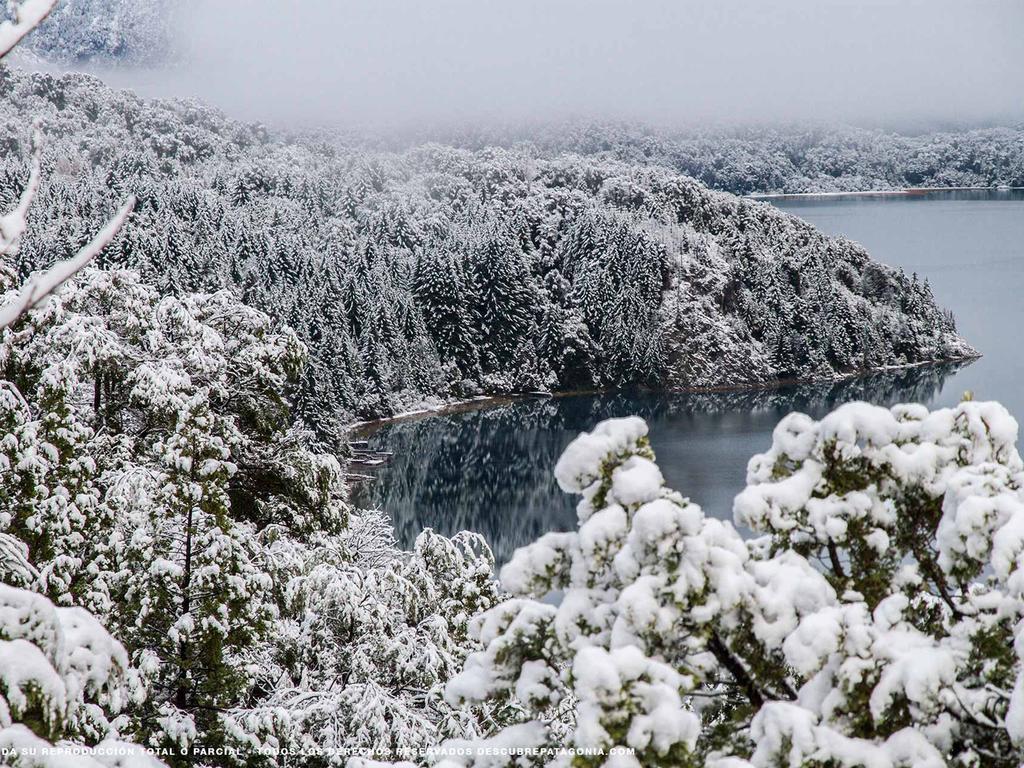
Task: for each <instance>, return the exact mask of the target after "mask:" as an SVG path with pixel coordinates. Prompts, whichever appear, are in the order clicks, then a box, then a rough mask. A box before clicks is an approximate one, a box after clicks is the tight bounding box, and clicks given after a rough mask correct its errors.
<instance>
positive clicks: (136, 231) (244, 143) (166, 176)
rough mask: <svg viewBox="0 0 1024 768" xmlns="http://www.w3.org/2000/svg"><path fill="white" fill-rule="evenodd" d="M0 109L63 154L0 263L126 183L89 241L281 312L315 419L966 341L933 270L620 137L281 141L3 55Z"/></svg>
mask: <svg viewBox="0 0 1024 768" xmlns="http://www.w3.org/2000/svg"><path fill="white" fill-rule="evenodd" d="M0 111H2V112H3V113H5V114H7V115H9V116H11V117H12V118H19V119H20V118H23V117H24V118H27V117H28V116H29V115H31V116H35V115H39V116H41V117H42V118H43V119H44V124H45V126H46V131H47V141H46V144H45V150H44V161H45V163H46V164H47V167H48V168H49V167H53V168H54V169H56V170H57V172H55V173H47V174H45V175H44V178H43V179H42V186H41V188H40V191H39V195H38V204H37V205H36V208H35V211H34V213H33V214H32V215H33V216H35V217H36V218H35V219H33V220H32V222H31V224H32V226H31V227H29V230H28V232H27V233H26V235H25V237H24V239H23V243H22V247H21V253H20V255H19V256H18V257H17V264H16V266H17V267H18V268H19V269H20V270H22V271H24V272H25V273H28V272H30V271H31V270H32V269H36V268H39V267H41V266H45V265H49V264H50V263H52V261H53V259H54V258H55V256H56V255H59V254H64V255H70V254H72V253H74V252H75V251H76V250H77V247H78V246H80V245H81V238H80V233H81V232H83V231H96V230H97V229H98V228H99V226H100V225H101V224H102V223H103V222H102V220H101V219H102V213H101V212H103V211H109V210H111V209H112V208H113V207H114V203H115V202H117V201H119V200H120V199H121V198H122V197H123V196H125V195H127V194H128V193H133V194H135V195H136V197H137V198H138V204H137V206H136V210H135V213H134V214H133V221H134V222H135V224H134V226H133V227H131V228H129V229H128V230H126V231H125V232H123V233H122V234H121V235H120V236H119V237H118V239H117V240H116V241H115V242H114V243H113V244H112V246H111V247H110V248H108V249H107V251H106V252H105V253H104V254H103V255H101V257H100V265H101V266H111V267H132V268H135V269H138V270H139V271H140V272H141V273H142V275H143V277H144V278H145V279H146V280H147V281H148V282H149V283H151V284H152V285H154V286H155V287H156V288H157V289H158V290H159V291H160V292H161V293H162V294H174V295H182V294H185V293H188V292H196V291H198V292H203V293H213V292H216V291H218V290H221V289H223V288H228V289H230V290H231V291H232V292H233V293H235V295H237V296H240V297H241V298H242V299H243V300H244V301H245V302H246V303H248V304H250V305H252V306H254V307H255V308H258V309H261V310H263V311H265V312H267V313H268V314H270V315H271V316H273V317H275V318H280V319H282V320H283V321H285V322H287V323H288V324H289V325H290V326H291V327H293V328H294V329H295V331H296V333H297V334H298V336H299V337H300V338H301V339H302V340H303V341H304V343H306V345H307V347H308V348H309V352H310V360H309V364H308V365H307V367H306V368H305V370H304V373H303V380H302V383H301V386H300V388H299V391H298V392H297V394H296V405H297V411H298V414H299V415H300V416H301V418H302V419H303V421H304V422H305V424H306V425H307V426H310V427H313V428H315V429H317V430H318V431H319V432H320V433H321V436H322V437H325V438H332V439H338V437H339V436H338V434H337V432H338V430H337V429H335V428H334V425H337V424H343V423H346V421H350V420H351V419H352V417H353V416H357V417H374V416H381V415H389V414H393V413H395V412H399V411H402V410H407V409H411V408H415V407H420V406H423V405H427V404H434V405H436V404H437V403H439V402H444V401H446V400H451V399H463V398H466V397H471V396H475V395H477V394H480V393H481V392H485V393H489V394H500V393H506V392H522V391H535V390H548V391H553V390H576V389H581V388H591V387H616V386H622V385H649V386H655V387H667V388H673V387H687V388H693V387H710V386H721V385H757V384H764V383H766V382H770V381H774V380H777V379H780V378H783V379H816V378H834V377H836V376H837V375H844V374H849V373H853V372H857V371H862V370H866V369H876V368H880V367H885V366H894V365H906V364H912V363H918V362H924V361H931V360H949V359H959V358H963V357H965V356H971V355H973V354H975V353H974V350H972V349H971V348H970V346H969V345H968V344H967V343H966V342H964V341H963V340H962V339H960V337H959V336H958V335H957V333H956V328H955V323H954V322H953V319H952V317H951V316H950V315H949V314H948V313H947V312H944V311H943V310H942V309H941V308H940V307H938V306H937V305H936V303H935V299H934V297H933V296H932V293H931V289H930V288H929V286H928V285H927V282H922V281H920V280H917V279H916V278H915V277H914V276H911V275H906V274H904V273H903V272H901V271H900V270H896V269H892V268H890V267H887V266H884V265H882V264H878V263H876V262H874V261H872V260H871V259H870V258H869V256H868V254H867V253H866V252H865V251H864V250H863V249H862V248H861V247H860V246H858V245H856V244H854V243H851V242H849V241H846V240H842V239H836V238H829V237H825V236H824V235H822V234H821V233H820V232H818V231H817V230H815V229H814V228H813V227H811V226H810V225H808V224H806V223H804V222H802V221H800V220H798V219H796V218H793V217H791V216H788V215H786V214H784V213H782V212H781V211H779V210H777V209H776V208H773V207H772V206H770V205H768V204H766V203H760V202H756V201H752V200H748V199H740V198H736V197H733V196H731V195H728V194H724V193H722V192H714V191H712V190H710V189H708V188H707V187H705V186H703V185H702V184H701V183H699V182H698V181H695V180H694V179H692V178H689V177H687V176H682V175H680V174H679V173H677V172H674V171H670V170H668V169H667V168H666V167H665V165H662V164H649V163H646V162H640V161H638V160H636V159H634V158H633V157H632V156H628V155H629V153H625V152H624V153H623V154H622V157H621V158H619V159H615V158H612V157H610V156H607V155H604V154H600V153H591V152H585V151H584V150H582V149H581V152H584V155H586V156H581V155H580V154H574V153H572V152H562V151H554V150H552V151H544V150H541V149H538V147H537V146H536V145H530V144H526V143H523V144H518V145H516V146H513V147H510V148H508V149H502V148H496V147H489V148H480V149H475V150H467V149H459V148H455V147H452V146H444V145H441V144H431V143H427V144H423V145H419V146H413V147H408V148H405V149H402V150H391V151H389V150H385V149H381V147H380V142H379V141H374V142H360V141H358V140H356V141H354V142H341V141H340V140H338V138H337V137H332V136H329V135H322V134H316V135H314V136H305V137H300V138H296V139H290V140H287V141H286V140H283V139H276V138H274V137H272V136H271V135H269V134H268V132H267V131H266V129H264V128H262V127H260V126H249V125H242V124H240V123H236V122H233V121H231V120H229V119H227V118H226V117H225V116H223V115H221V114H219V113H218V112H216V111H215V110H213V109H211V108H209V107H206V106H203V105H201V104H197V103H194V102H170V101H146V100H142V99H139V98H137V97H136V96H134V95H132V94H130V93H126V92H117V91H114V90H112V89H109V88H107V87H105V86H104V85H103V84H102V83H100V82H99V81H98V80H96V79H95V78H92V77H89V76H87V75H82V74H67V75H63V76H53V75H49V74H25V73H21V72H17V71H9V72H4V74H3V76H2V77H0ZM616 136H617V134H615V132H614V131H610V138H612V139H615V138H616ZM25 139H26V136H25V135H22V133H20V132H18V131H7V133H6V134H5V133H4V132H3V131H2V130H0V141H3V142H5V146H8V147H9V148H10V151H9V152H7V153H6V154H5V155H4V157H3V160H2V161H0V171H3V174H2V175H0V178H9V179H12V180H13V179H20V178H22V177H23V175H24V172H25V165H26V157H27V155H28V147H27V146H25V145H26V141H25ZM623 140H624V141H625V139H623ZM83 143H84V144H86V145H87V146H88V147H89V152H88V156H87V157H83V153H82V151H81V146H82V145H83ZM12 192H13V190H9V189H6V188H3V189H0V193H2V194H3V195H6V196H7V197H8V198H10V199H11V202H13V201H14V196H13V194H12Z"/></svg>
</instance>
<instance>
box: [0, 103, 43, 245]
mask: <svg viewBox="0 0 1024 768" xmlns="http://www.w3.org/2000/svg"><path fill="white" fill-rule="evenodd" d="M41 154H42V141H41V139H40V133H39V124H38V123H36V124H35V125H34V126H33V128H32V170H31V171H30V172H29V176H28V184H26V185H25V189H24V191H23V192H22V193H21V198H20V199H19V200H18V206H17V207H16V208H15V209H14V210H13V211H11V212H10V213H7V214H6V215H4V216H0V257H2V256H7V255H10V254H12V253H14V252H15V251H16V250H17V248H18V243H19V242H20V241H21V236H22V235H23V234H25V229H26V227H27V226H28V209H29V206H30V205H32V200H33V199H34V198H35V196H36V192H38V191H39V178H40V170H39V167H40V155H41Z"/></svg>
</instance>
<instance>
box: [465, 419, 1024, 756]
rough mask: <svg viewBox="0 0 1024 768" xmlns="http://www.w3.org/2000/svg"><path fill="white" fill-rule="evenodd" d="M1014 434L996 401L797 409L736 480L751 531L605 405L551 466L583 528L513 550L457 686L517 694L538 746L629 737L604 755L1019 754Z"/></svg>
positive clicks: (1023, 514) (1022, 498)
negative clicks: (687, 489)
mask: <svg viewBox="0 0 1024 768" xmlns="http://www.w3.org/2000/svg"><path fill="white" fill-rule="evenodd" d="M1016 438H1017V423H1016V421H1015V420H1014V419H1013V418H1012V417H1011V416H1010V415H1009V414H1008V413H1007V412H1006V411H1005V409H1004V408H1002V406H1000V405H999V404H997V403H976V402H963V403H961V404H960V405H958V406H957V407H955V408H950V409H942V410H936V411H933V412H929V411H928V410H927V409H926V408H924V407H923V406H919V405H898V406H894V407H893V408H891V409H886V408H880V407H877V406H872V405H868V404H865V403H850V404H847V405H844V406H841V407H840V408H838V409H836V410H835V411H834V412H833V413H831V414H829V415H828V416H826V417H825V418H823V419H821V420H820V421H815V420H813V419H811V418H809V417H807V416H805V415H803V414H791V415H789V416H787V417H786V418H785V419H783V420H782V421H781V422H780V424H779V425H778V427H777V428H776V430H775V433H774V437H773V443H772V447H771V448H770V449H769V450H768V451H767V452H766V453H764V454H761V455H759V456H755V457H754V458H753V459H752V460H751V462H750V467H749V470H748V487H747V488H746V490H744V491H743V492H742V493H741V494H739V496H737V498H736V504H735V509H736V521H737V523H738V524H740V525H743V526H745V527H748V528H750V529H751V530H752V531H753V533H754V536H753V537H752V538H749V539H743V538H742V537H741V536H740V535H739V534H738V533H737V532H736V530H735V529H734V528H733V527H732V526H731V525H730V524H729V523H727V522H723V521H719V520H715V519H710V518H706V517H705V516H704V515H703V514H702V512H701V510H700V508H699V507H697V506H696V505H695V504H693V503H692V502H690V501H689V500H687V499H686V498H684V497H683V496H681V495H680V494H678V493H676V492H675V491H672V490H669V489H667V488H665V487H664V484H663V481H662V478H661V475H660V473H659V472H658V471H657V467H656V464H655V463H654V455H653V452H652V450H651V447H650V445H649V443H648V441H647V437H646V426H645V425H644V424H643V422H642V421H640V420H639V419H635V418H626V419H612V420H609V421H606V422H602V423H601V424H599V425H598V426H597V427H596V428H595V429H594V430H593V431H592V432H591V433H589V434H583V435H581V436H580V437H579V438H577V439H576V440H575V441H574V442H573V443H572V444H570V446H569V447H568V448H567V449H566V451H565V453H564V454H563V456H562V459H561V460H560V461H559V463H558V468H557V470H556V474H557V477H558V480H559V483H560V484H561V485H562V487H563V488H566V489H568V490H570V491H571V492H574V493H577V494H580V495H581V496H582V500H581V501H580V504H579V506H578V514H579V519H580V525H579V528H578V529H577V530H576V531H573V532H569V533H557V534H549V535H547V536H545V537H542V538H541V539H540V540H539V541H538V542H537V543H535V544H532V545H530V546H528V547H524V548H522V549H521V550H519V551H518V552H517V553H516V554H515V556H514V557H513V558H512V560H511V562H509V563H508V565H506V566H505V568H504V569H503V570H502V574H501V580H502V584H503V586H505V588H506V589H508V590H509V591H510V592H511V593H512V594H511V597H510V598H509V599H507V600H505V601H504V602H502V603H499V604H498V605H496V606H495V607H493V608H491V609H489V610H487V611H485V612H484V613H483V614H481V615H480V616H479V617H478V618H477V619H476V620H475V621H474V623H473V625H472V631H473V634H474V636H475V637H476V638H477V639H478V640H479V642H480V643H481V644H482V645H483V649H482V650H480V651H477V652H475V653H473V654H471V655H470V657H469V658H468V660H467V662H466V666H465V669H464V671H463V672H462V673H461V674H460V675H459V676H458V677H456V678H455V679H454V680H453V681H452V682H451V683H450V684H449V686H448V691H447V695H448V697H449V698H450V700H452V701H453V702H457V701H491V702H496V701H503V700H507V701H512V702H515V703H516V704H517V705H518V706H519V707H521V710H522V714H521V715H519V716H518V717H517V718H513V722H514V723H515V725H513V723H509V727H522V726H523V725H530V726H531V727H533V728H539V729H542V733H543V738H542V739H541V740H540V741H539V742H537V743H539V744H541V745H544V746H550V747H559V746H574V747H596V748H599V749H603V750H605V751H606V752H609V751H610V750H614V749H615V748H617V747H618V748H631V749H633V750H634V753H633V756H632V757H627V758H626V759H625V761H624V762H622V760H623V756H622V755H621V754H615V755H611V756H608V757H607V758H606V757H601V756H595V757H592V758H590V757H587V758H580V757H579V756H577V758H576V760H577V761H578V762H580V764H586V765H595V766H597V765H608V766H611V765H620V764H622V765H675V766H679V765H694V766H704V765H709V766H718V767H719V768H742V767H743V766H748V767H749V766H755V767H757V768H762V767H764V768H767V767H768V766H781V765H785V766H798V765H799V766H803V765H851V766H852V765H858V766H860V765H863V766H876V765H877V766H908V767H909V766H942V765H947V764H949V762H948V761H952V762H954V763H955V764H962V765H986V766H988V765H995V766H1007V767H1009V766H1016V765H1018V764H1019V763H1020V761H1021V759H1022V758H1024V738H1022V737H1024V732H1022V725H1024V693H1022V691H1024V640H1022V639H1021V637H1022V629H1021V628H1022V627H1024V596H1022V593H1021V588H1022V586H1024V490H1022V488H1024V463H1022V461H1021V458H1020V456H1019V455H1018V453H1017V450H1016V447H1015V442H1016ZM552 591H556V592H558V593H560V594H561V596H562V597H561V601H560V602H558V603H557V604H551V603H547V602H543V601H542V598H544V597H545V595H547V594H548V593H550V592H552ZM488 738H489V739H493V738H494V737H493V736H492V737H488ZM488 743H489V741H488V740H480V741H477V742H471V743H469V746H468V747H467V746H466V744H465V743H464V742H454V741H453V742H451V743H450V744H451V745H452V746H454V745H456V744H459V745H461V746H462V747H463V748H464V749H463V751H464V752H465V756H464V757H457V756H456V757H452V756H448V757H447V759H448V760H449V761H451V764H452V765H482V764H484V763H483V762H479V760H480V759H482V758H481V757H480V756H481V755H483V754H485V751H484V750H485V749H486V746H487V744H488ZM474 744H475V746H476V747H477V750H474V749H473V746H474ZM552 759H554V758H552ZM606 759H607V762H606ZM541 762H544V761H543V760H542V761H541ZM554 763H555V764H561V763H560V762H559V760H558V759H554ZM502 764H504V763H502Z"/></svg>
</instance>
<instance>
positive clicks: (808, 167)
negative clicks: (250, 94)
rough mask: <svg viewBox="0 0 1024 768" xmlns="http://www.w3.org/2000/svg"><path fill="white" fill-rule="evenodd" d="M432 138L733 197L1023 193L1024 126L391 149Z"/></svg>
mask: <svg viewBox="0 0 1024 768" xmlns="http://www.w3.org/2000/svg"><path fill="white" fill-rule="evenodd" d="M427 137H429V138H432V139H435V140H442V139H443V140H445V141H448V142H452V143H456V144H459V145H460V146H465V147H483V146H494V145H497V146H504V147H521V148H530V150H532V151H533V152H537V153H540V154H543V155H548V156H553V155H557V154H560V153H565V152H573V153H578V154H581V155H586V156H588V157H595V158H603V159H614V160H619V161H622V162H626V163H629V164H631V165H661V166H664V167H666V168H671V169H673V170H675V171H678V172H679V173H682V174H685V175H687V176H692V177H693V178H695V179H697V180H699V181H702V182H703V183H704V184H707V185H708V186H709V187H711V188H713V189H718V190H722V191H725V192H732V193H733V194H737V195H747V194H755V193H760V194H779V193H786V194H798V193H805V192H860V191H866V190H892V189H905V188H912V187H998V186H1012V187H1020V186H1024V125H1016V126H1007V127H988V128H959V129H952V128H951V129H945V130H921V131H913V132H907V133H901V132H899V131H896V130H884V129H880V128H875V129H867V128H858V127H853V126H848V125H829V124H820V125H803V124H793V125H764V126H750V127H747V128H706V129H690V130H669V129H658V128H653V127H649V126H644V125H640V124H633V123H622V122H619V123H597V122H586V121H575V122H565V123H558V124H549V125H532V126H521V127H512V128H504V129H494V128H490V129H471V130H459V131H442V130H433V131H427V132H420V133H419V134H418V135H416V136H415V137H414V138H411V137H410V136H408V135H402V134H399V133H396V134H394V135H392V136H391V137H390V138H389V139H388V141H387V144H388V145H389V146H401V145H405V144H408V143H410V141H413V142H419V141H423V140H424V139H425V138H427Z"/></svg>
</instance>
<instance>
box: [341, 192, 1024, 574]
mask: <svg viewBox="0 0 1024 768" xmlns="http://www.w3.org/2000/svg"><path fill="white" fill-rule="evenodd" d="M772 202H773V204H775V205H777V206H778V207H779V208H781V209H783V210H786V211H788V212H790V213H792V214H794V215H796V216H800V217H801V218H803V219H806V220H807V221H809V222H811V223H812V224H814V225H816V226H817V227H819V228H820V229H822V230H823V231H825V232H828V233H830V234H836V235H843V236H845V237H848V238H850V239H852V240H856V241H858V242H860V243H862V244H863V245H864V246H865V247H866V248H867V249H868V251H869V252H870V253H871V254H872V255H873V256H874V258H876V259H878V260H879V261H883V262H885V263H888V264H893V265H898V266H901V267H903V268H904V269H905V270H907V271H908V272H917V273H918V275H919V276H921V277H922V278H923V277H927V278H928V279H929V281H930V282H931V285H932V289H933V291H934V293H935V296H936V298H937V299H938V301H939V302H940V304H942V305H943V306H945V307H949V308H951V309H952V310H953V312H954V313H955V315H956V318H957V323H958V328H959V330H960V333H961V334H962V335H963V336H964V337H965V338H966V339H967V340H968V341H969V342H971V343H972V344H973V345H974V346H975V347H976V348H978V349H979V350H980V351H981V352H982V353H983V354H984V357H983V358H982V359H980V360H978V361H977V362H975V363H973V364H971V365H968V366H961V367H958V366H932V367H926V368H914V369H908V370H904V371H894V372H884V373H881V374H877V375H874V376H869V377H864V378H859V379H852V380H848V381H844V382H839V383H827V384H815V385H795V386H788V387H783V388H779V389H775V390H768V391H760V392H742V393H715V394H647V393H642V394H633V395H625V394H608V395H584V396H572V397H556V398H550V399H544V400H523V401H518V402H514V403H511V404H507V405H501V406H496V407H489V408H482V409H478V410H470V411H464V412H461V413H450V414H444V415H437V416H429V417H425V418H420V419H416V420H411V421H403V422H395V423H392V424H388V425H386V426H384V427H382V428H380V429H378V430H377V431H375V432H374V433H373V434H372V435H371V436H370V438H369V440H370V444H371V446H372V447H374V448H377V449H380V450H389V451H393V452H394V458H393V460H392V462H391V463H390V464H388V465H387V466H384V467H381V468H378V469H376V470H374V474H375V475H376V480H374V481H372V482H369V481H368V482H363V483H360V484H358V485H357V486H355V487H354V488H353V500H354V501H355V502H357V503H358V504H359V505H360V506H366V507H376V508H379V509H382V510H384V511H385V512H387V513H389V514H390V515H391V517H392V519H393V520H394V523H395V529H396V533H397V535H398V538H399V541H400V543H401V544H402V545H403V546H409V545H410V544H411V543H412V541H413V540H414V539H415V538H416V535H417V534H418V533H419V532H420V531H421V530H423V529H424V528H427V527H429V528H433V529H435V530H437V531H439V532H441V533H444V534H446V535H451V534H453V533H456V532H458V531H460V530H464V529H469V530H474V531H478V532H480V533H482V534H483V535H484V536H485V537H486V538H487V540H488V541H489V542H490V544H491V546H492V547H493V549H494V554H495V557H496V558H497V560H498V562H499V563H502V562H505V561H506V560H507V559H508V558H509V557H510V556H511V554H512V552H513V551H514V550H515V549H516V548H517V547H520V546H522V545H524V544H527V543H529V542H530V541H532V540H534V539H536V538H537V537H538V536H540V535H541V534H543V533H545V532H547V531H551V530H566V529H569V528H573V527H575V525H576V516H575V503H576V499H575V497H570V496H567V495H565V494H563V493H561V491H559V489H558V486H557V485H556V484H555V481H554V479H553V477H552V469H553V467H554V465H555V461H556V460H557V459H558V456H559V455H560V454H561V452H562V450H563V449H564V448H565V446H566V445H567V444H568V443H569V441H570V440H572V439H573V438H574V437H575V436H576V435H577V434H579V432H580V431H582V430H585V429H589V428H590V427H592V426H593V425H594V424H595V423H596V422H598V421H600V420H601V419H606V418H610V417H612V416H625V415H629V414H637V415H639V416H642V417H643V418H645V419H646V420H647V422H648V423H649V424H650V427H651V442H652V444H653V446H654V449H655V451H656V452H657V454H658V462H659V465H660V466H661V469H662V472H663V473H664V474H665V477H666V478H667V480H668V482H669V484H670V485H672V486H673V487H674V488H676V489H677V490H679V491H681V492H682V493H683V494H684V495H688V496H689V497H690V498H692V499H693V500H694V501H697V502H698V503H700V504H701V505H703V506H704V508H705V510H706V511H707V512H709V513H710V514H713V515H716V516H719V517H726V518H731V516H732V499H733V497H734V496H735V495H736V493H737V492H739V491H740V490H741V489H742V487H743V483H744V476H745V472H746V464H747V461H748V459H749V458H750V457H751V456H752V455H753V454H754V453H757V452H759V451H762V450H764V449H766V448H767V447H768V446H769V445H770V442H771V432H772V429H773V428H774V426H775V424H776V423H777V422H778V420H779V419H780V418H781V417H782V416H784V415H785V414H787V413H789V412H790V411H793V410H799V411H803V412H805V413H809V414H811V415H812V416H816V417H820V416H822V415H824V414H825V413H827V412H828V411H829V410H831V409H832V408H834V407H835V406H837V405H839V404H841V403H844V402H848V401H850V400H868V401H870V402H873V403H878V404H882V405H890V404H893V403H897V402H904V401H917V402H924V403H927V404H929V405H932V406H939V405H950V404H953V403H955V402H956V401H958V400H959V399H960V397H961V395H962V394H963V392H964V391H965V390H968V389H970V390H973V392H974V393H975V397H976V398H977V399H996V400H1000V401H1002V402H1003V403H1004V404H1005V405H1006V406H1007V407H1008V408H1009V409H1010V411H1011V412H1012V413H1014V414H1015V415H1018V416H1024V389H1022V387H1021V385H1020V382H1021V378H1022V374H1024V354H1022V352H1021V348H1020V347H1021V343H1020V336H1019V334H1020V333H1021V331H1020V330H1019V329H1020V328H1021V327H1022V325H1024V323H1022V320H1024V317H1022V315H1024V310H1022V301H1024V194H1022V193H1020V192H1019V191H1012V192H1002V191H998V192H996V191H993V192H937V193H929V194H925V195H914V196H894V195H889V196H872V197H863V196H849V197H827V198H781V199H776V200H773V201H772Z"/></svg>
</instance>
